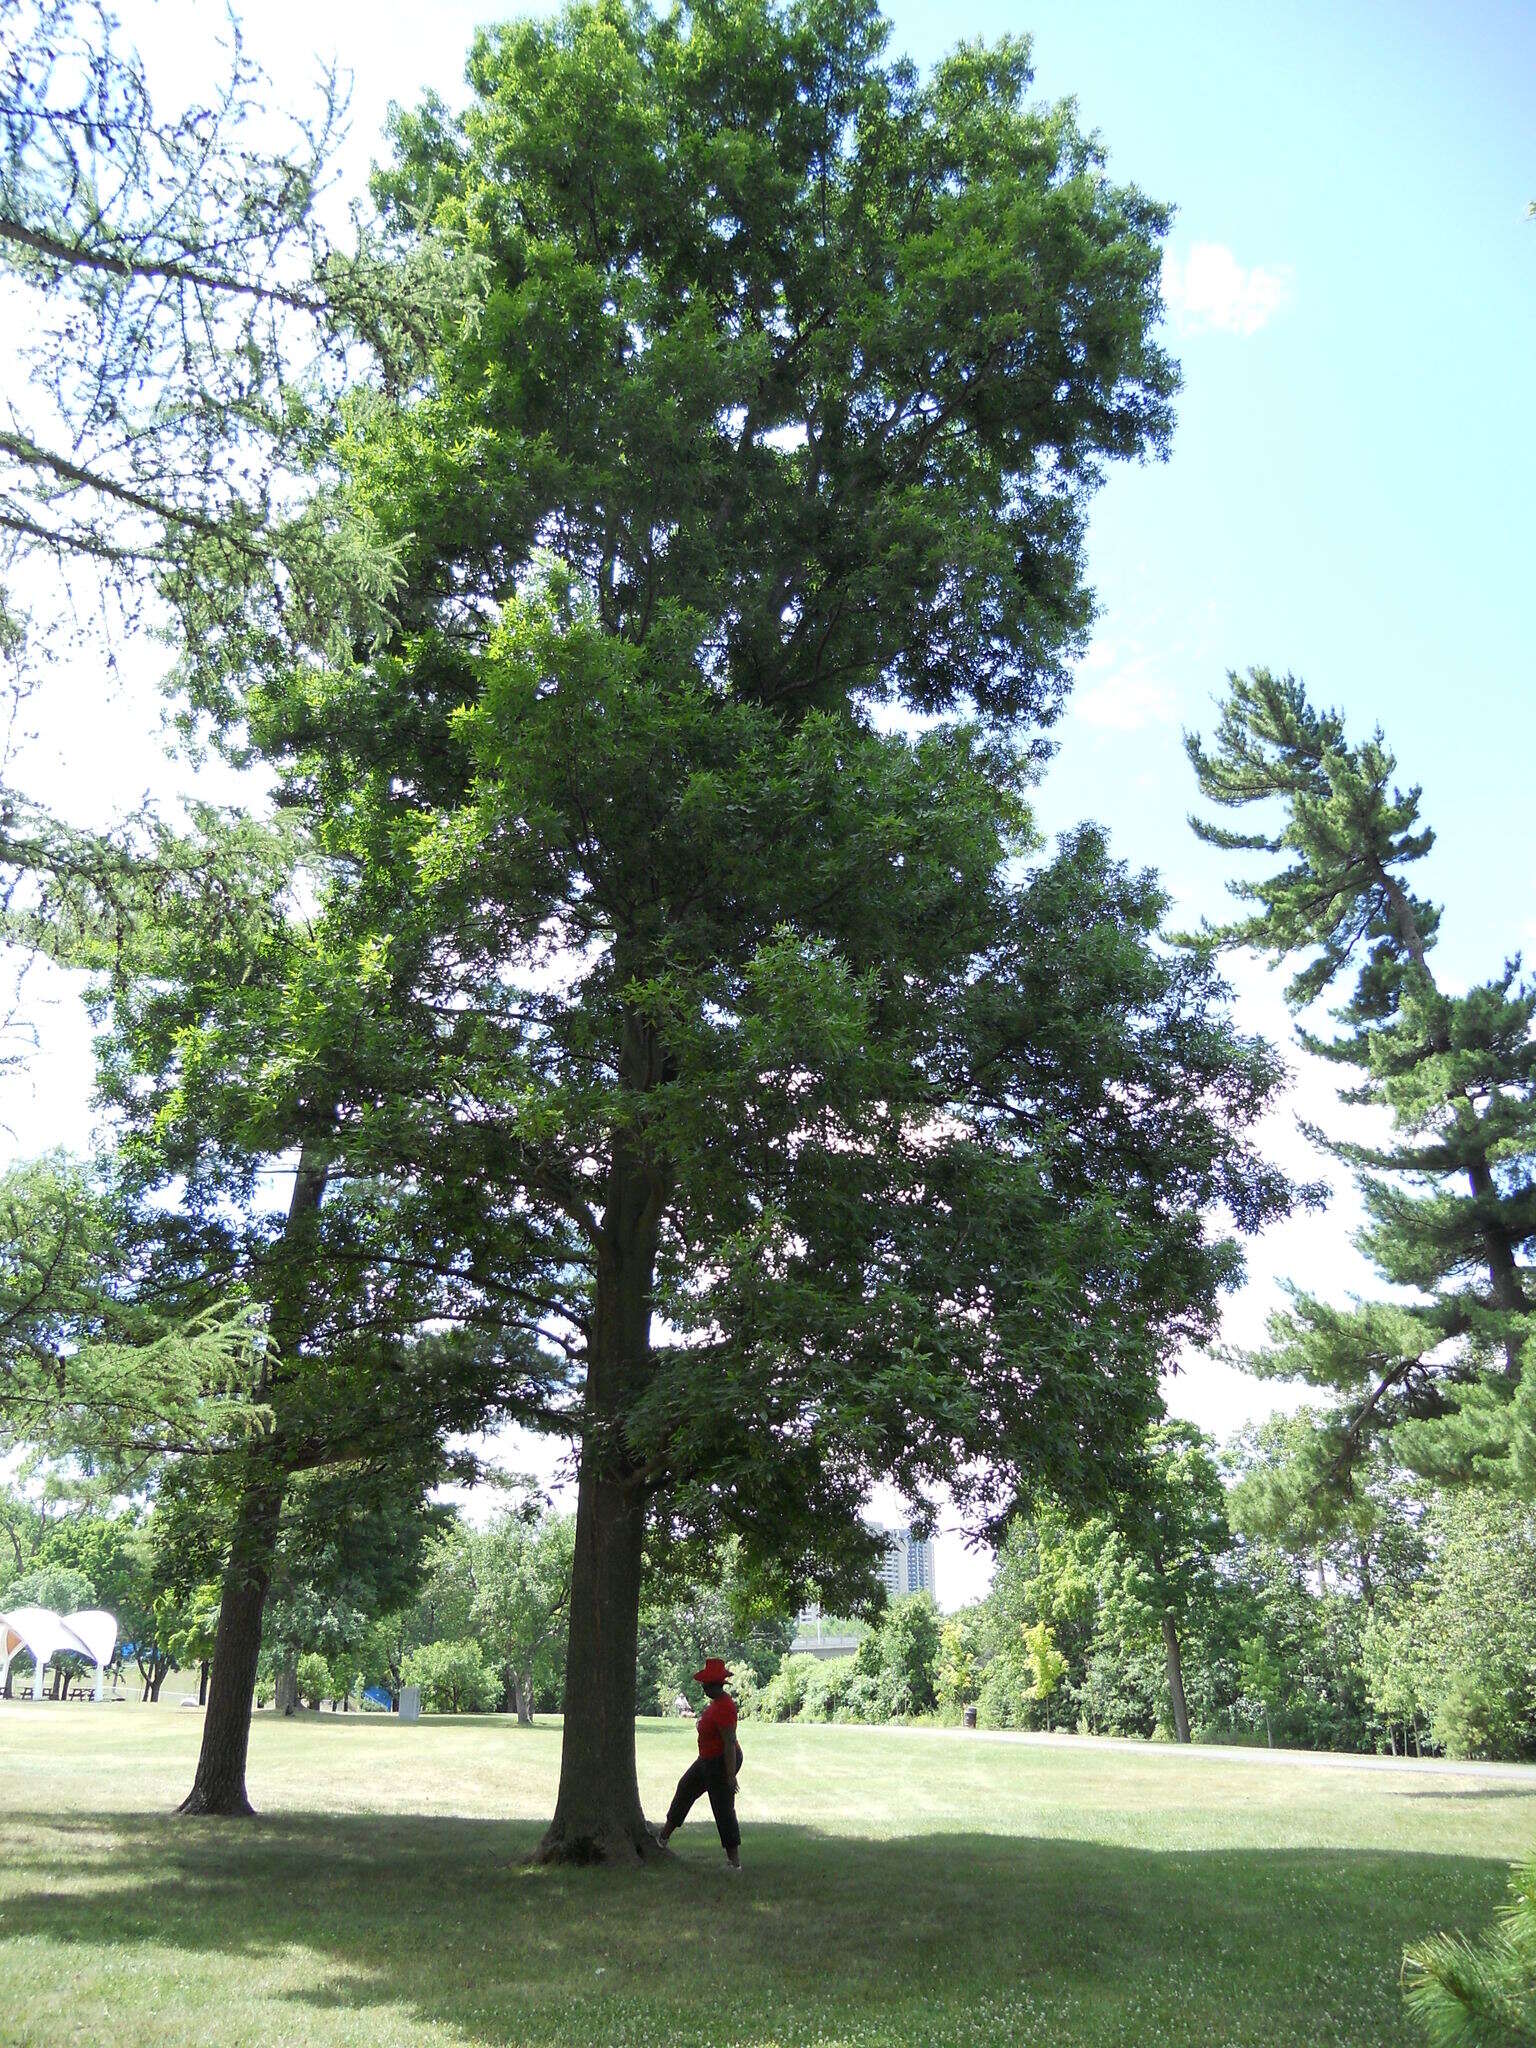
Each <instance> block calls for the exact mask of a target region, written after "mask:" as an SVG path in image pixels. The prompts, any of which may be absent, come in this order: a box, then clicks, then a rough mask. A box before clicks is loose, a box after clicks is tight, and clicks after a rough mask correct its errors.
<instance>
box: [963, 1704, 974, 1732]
mask: <svg viewBox="0 0 1536 2048" xmlns="http://www.w3.org/2000/svg"><path fill="white" fill-rule="evenodd" d="M960 1718H961V1720H962V1721H963V1722H964V1723H965V1725H966V1727H967V1728H974V1727H975V1726H976V1709H975V1708H974V1707H967V1708H966V1710H965V1712H964V1713H963V1714H962V1715H961V1716H960Z"/></svg>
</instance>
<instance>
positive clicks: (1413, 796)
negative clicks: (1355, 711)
mask: <svg viewBox="0 0 1536 2048" xmlns="http://www.w3.org/2000/svg"><path fill="white" fill-rule="evenodd" d="M1186 746H1187V749H1188V752H1189V757H1190V760H1191V761H1192V763H1193V765H1194V768H1195V772H1196V775H1197V776H1198V778H1199V783H1200V789H1201V792H1202V794H1203V795H1204V796H1205V797H1206V798H1207V799H1209V800H1210V801H1212V802H1214V803H1216V804H1219V805H1221V806H1222V807H1224V808H1231V809H1245V808H1247V807H1248V806H1249V805H1268V806H1270V807H1271V809H1272V810H1274V809H1277V810H1278V813H1279V817H1278V821H1277V823H1276V824H1275V825H1274V827H1273V829H1271V830H1262V829H1259V830H1250V831H1236V830H1229V829H1227V828H1225V827H1222V826H1218V825H1216V824H1213V823H1210V822H1207V821H1204V820H1200V819H1194V820H1192V821H1191V822H1192V823H1193V825H1194V828H1195V830H1196V832H1197V833H1198V834H1199V836H1200V837H1201V838H1202V839H1204V840H1205V841H1206V842H1207V843H1208V844H1211V845H1214V846H1217V847H1220V848H1222V849H1223V850H1225V851H1229V852H1236V853H1262V854H1264V855H1267V856H1273V855H1277V854H1278V855H1282V856H1284V861H1285V864H1284V865H1282V866H1281V867H1279V868H1276V869H1274V870H1273V871H1271V872H1270V873H1269V874H1267V875H1265V876H1262V877H1261V878H1259V879H1257V880H1240V881H1237V882H1234V883H1233V885H1232V888H1233V893H1234V894H1235V895H1236V896H1237V897H1238V898H1239V899H1240V900H1242V901H1244V902H1246V903H1248V904H1250V905H1252V906H1254V908H1253V909H1252V910H1251V911H1250V912H1249V913H1248V914H1247V915H1244V916H1241V917H1239V918H1236V919H1234V920H1233V921H1232V922H1231V923H1230V924H1228V925H1226V926H1225V927H1223V928H1222V929H1221V930H1220V931H1219V932H1218V933H1216V934H1215V936H1216V937H1217V938H1218V939H1219V940H1220V942H1221V943H1222V944H1224V945H1227V946H1246V947H1252V948H1254V949H1255V950H1257V951H1259V952H1262V953H1268V954H1269V955H1271V956H1272V957H1273V958H1275V959H1277V960H1278V959H1291V960H1294V959H1297V958H1298V957H1301V960H1302V964H1300V965H1298V967H1297V969H1296V971H1295V973H1294V975H1293V978H1292V980H1291V982H1290V984H1289V987H1288V989H1287V996H1288V999H1289V1001H1290V1002H1291V1004H1292V1006H1293V1008H1295V1009H1296V1010H1297V1011H1305V1010H1306V1009H1307V1007H1308V1006H1309V1005H1310V1004H1312V1003H1313V1002H1314V1001H1315V1000H1317V999H1318V998H1319V997H1321V996H1322V995H1323V994H1324V993H1325V992H1326V991H1328V990H1329V989H1331V988H1333V987H1335V985H1336V984H1338V983H1340V982H1341V981H1344V980H1346V978H1349V977H1352V980H1351V981H1350V983H1349V987H1348V993H1347V995H1346V996H1345V999H1344V1000H1343V1002H1342V1003H1341V1004H1340V1005H1339V1006H1338V1007H1337V1008H1336V1009H1335V1011H1334V1013H1333V1015H1334V1017H1335V1020H1336V1022H1337V1025H1338V1027H1339V1028H1338V1030H1337V1031H1336V1032H1335V1033H1333V1034H1331V1035H1323V1034H1320V1033H1317V1032H1314V1031H1311V1030H1308V1029H1303V1030H1302V1032H1301V1036H1302V1039H1303V1042H1304V1043H1305V1044H1306V1045H1307V1047H1308V1048H1309V1049H1310V1050H1312V1051H1314V1052H1317V1053H1319V1054H1321V1055H1322V1056H1324V1057H1325V1058H1327V1059H1329V1060H1331V1061H1333V1062H1335V1063H1337V1064H1339V1065H1341V1066H1343V1067H1345V1068H1348V1069H1350V1070H1352V1071H1353V1074H1354V1076H1355V1077H1356V1078H1355V1080H1354V1082H1353V1084H1352V1086H1351V1087H1350V1088H1349V1089H1348V1090H1347V1091H1346V1092H1345V1095H1344V1099H1345V1100H1346V1101H1347V1102H1352V1103H1361V1104H1369V1105H1372V1106H1376V1107H1379V1108H1381V1109H1384V1110H1386V1111H1387V1112H1388V1113H1389V1115H1390V1117H1391V1122H1392V1137H1391V1140H1390V1141H1389V1142H1387V1143H1385V1144H1382V1145H1379V1146H1373V1145H1360V1144H1340V1143H1335V1144H1334V1145H1333V1146H1332V1148H1331V1149H1332V1150H1333V1151H1334V1152H1335V1154H1336V1155H1337V1156H1339V1157H1340V1158H1342V1159H1343V1160H1345V1161H1346V1162H1348V1163H1349V1164H1350V1165H1351V1166H1353V1167H1354V1168H1355V1169H1356V1171H1357V1172H1358V1174H1359V1175H1360V1180H1361V1185H1362V1188H1363V1190H1364V1195H1365V1201H1366V1208H1367V1215H1368V1222H1367V1225H1366V1228H1365V1230H1364V1232H1363V1234H1362V1239H1361V1244H1362V1248H1363V1249H1364V1250H1365V1251H1366V1252H1367V1253H1368V1255H1369V1256H1370V1257H1371V1258H1372V1259H1373V1260H1374V1261H1375V1263H1376V1265H1377V1267H1378V1269H1379V1270H1380V1272H1381V1274H1382V1276H1383V1278H1384V1279H1385V1280H1387V1281H1389V1282H1391V1283H1392V1284H1393V1285H1394V1286H1395V1287H1397V1288H1399V1289H1402V1290H1406V1291H1407V1299H1406V1301H1403V1300H1399V1301H1394V1302H1392V1303H1389V1304H1366V1305H1361V1306H1357V1307H1355V1308H1352V1309H1348V1310H1337V1309H1333V1308H1330V1307H1328V1306H1327V1305H1326V1304H1325V1303H1322V1302H1320V1301H1318V1300H1316V1299H1314V1298H1313V1297H1311V1296H1309V1295H1307V1294H1305V1293H1303V1292H1300V1291H1297V1292H1296V1293H1295V1294H1294V1296H1293V1302H1292V1306H1291V1309H1290V1310H1289V1311H1288V1312H1287V1313H1285V1314H1283V1315H1281V1316H1279V1317H1277V1318H1276V1320H1275V1323H1274V1325H1273V1327H1272V1331H1271V1342H1270V1345H1269V1347H1268V1349H1267V1350H1266V1351H1263V1352H1261V1353H1260V1354H1258V1356H1257V1357H1256V1358H1254V1359H1253V1360H1252V1361H1251V1362H1252V1363H1253V1364H1254V1365H1255V1366H1256V1367H1257V1368H1258V1369H1259V1370H1261V1371H1264V1372H1268V1373H1274V1374H1278V1375H1281V1376H1284V1377H1292V1376H1300V1377H1303V1378H1305V1379H1307V1380H1309V1381H1310V1382H1311V1383H1312V1384H1313V1385H1316V1386H1321V1387H1326V1388H1329V1389H1330V1390H1332V1391H1333V1392H1334V1393H1336V1394H1337V1395H1338V1397H1339V1400H1338V1404H1337V1406H1336V1407H1335V1408H1334V1409H1333V1411H1332V1412H1331V1413H1330V1414H1329V1415H1328V1416H1327V1418H1326V1420H1325V1424H1324V1428H1325V1431H1326V1433H1327V1439H1328V1443H1327V1454H1326V1456H1325V1457H1323V1458H1322V1459H1321V1460H1320V1461H1319V1465H1318V1477H1319V1479H1320V1480H1323V1481H1327V1482H1335V1483H1336V1482H1343V1483H1346V1484H1347V1483H1348V1480H1349V1476H1350V1474H1351V1473H1352V1472H1353V1471H1354V1469H1355V1468H1356V1466H1357V1465H1358V1464H1359V1463H1360V1461H1361V1460H1362V1458H1364V1457H1365V1456H1366V1455H1367V1454H1368V1453H1369V1452H1370V1450H1371V1448H1372V1446H1373V1445H1374V1444H1376V1443H1378V1442H1379V1441H1381V1439H1382V1438H1383V1436H1384V1435H1385V1434H1386V1433H1388V1432H1391V1433H1392V1434H1393V1440H1394V1442H1395V1444H1396V1446H1397V1449H1398V1452H1399V1454H1400V1455H1404V1456H1411V1457H1412V1458H1413V1459H1414V1460H1415V1462H1417V1463H1419V1464H1420V1465H1421V1466H1423V1467H1424V1468H1425V1469H1427V1470H1430V1471H1434V1472H1438V1473H1440V1474H1441V1475H1443V1476H1446V1477H1454V1476H1460V1477H1473V1476H1479V1475H1481V1476H1493V1475H1501V1476H1503V1477H1504V1478H1506V1479H1509V1480H1518V1478H1519V1474H1520V1470H1521V1468H1522V1467H1523V1466H1524V1465H1527V1464H1528V1463H1529V1449H1528V1446H1527V1445H1526V1443H1525V1441H1524V1438H1525V1424H1524V1421H1523V1417H1524V1415H1525V1412H1526V1409H1527V1408H1528V1406H1529V1401H1530V1397H1529V1395H1527V1394H1525V1393H1523V1391H1522V1371H1523V1367H1524V1364H1525V1359H1526V1347H1527V1345H1528V1343H1529V1341H1530V1337H1531V1334H1532V1330H1533V1322H1532V1317H1533V1312H1536V1292H1533V1287H1532V1282H1531V1278H1530V1270H1529V1268H1530V1255H1531V1251H1532V1247H1533V1244H1536V1035H1533V1032H1532V1028H1531V1027H1532V1020H1533V1018H1536V983H1532V982H1531V981H1530V980H1529V979H1528V978H1526V977H1523V976H1522V974H1521V970H1520V962H1519V959H1518V957H1515V958H1512V959H1509V960H1507V961H1506V962H1505V963H1504V965H1503V967H1502V968H1501V970H1500V971H1499V973H1498V974H1496V975H1494V976H1493V977H1492V978H1491V979H1489V980H1487V981H1485V982H1482V983H1480V984H1478V985H1477V986H1475V987H1473V988H1471V989H1469V990H1467V991H1466V992H1465V993H1464V994H1456V993H1453V992H1449V991H1447V990H1446V989H1444V988H1442V986H1441V985H1440V983H1439V981H1438V980H1437V979H1436V976H1435V971H1434V965H1433V953H1434V948H1435V943H1436V939H1437V936H1438V932H1439V927H1440V911H1439V908H1438V907H1437V906H1435V905H1433V904H1431V903H1429V902H1427V901H1425V900H1424V899H1422V898H1421V897H1420V896H1418V895H1416V894H1415V893H1414V889H1413V886H1412V869H1413V867H1414V865H1415V863H1416V862H1418V861H1420V860H1422V859H1423V857H1424V856H1425V854H1427V853H1428V851H1429V850H1430V847H1431V846H1432V845H1433V843H1434V835H1433V833H1432V832H1431V831H1430V830H1429V828H1428V827H1427V826H1426V825H1424V823H1423V822H1422V819H1421V816H1420V791H1419V789H1418V788H1417V787H1414V788H1411V789H1409V790H1407V791H1404V790H1401V789H1400V788H1398V786H1397V785H1396V783H1395V781H1394V777H1395V775H1396V761H1395V759H1394V757H1393V755H1392V753H1391V751H1390V749H1389V748H1388V746H1387V744H1386V742H1385V740H1384V738H1383V737H1382V735H1381V733H1380V732H1379V731H1378V732H1376V733H1375V734H1374V735H1373V736H1372V737H1371V738H1370V739H1369V740H1367V741H1365V742H1363V743H1359V744H1354V743H1351V741H1350V740H1349V738H1348V736H1347V734H1346V731H1345V728H1344V723H1343V720H1342V719H1341V718H1340V716H1339V715H1338V714H1337V713H1336V712H1332V711H1319V710H1317V709H1316V708H1315V707H1314V706H1313V705H1312V704H1311V703H1310V702H1309V700H1308V698H1307V694H1306V691H1305V688H1304V687H1303V685H1302V684H1301V683H1300V682H1298V681H1296V680H1295V679H1294V678H1292V677H1286V678H1283V679H1281V678H1277V677H1275V676H1273V675H1271V674H1270V673H1269V672H1268V671H1267V670H1264V669H1255V670H1253V671H1252V672H1251V673H1250V674H1249V675H1247V676H1237V675H1234V676H1232V677H1231V678H1230V679H1229V690H1228V694H1227V697H1226V699H1225V701H1224V703H1223V705H1222V707H1221V714H1220V719H1219V723H1218V726H1217V730H1216V736H1215V740H1214V742H1213V743H1212V745H1211V746H1209V747H1207V746H1206V745H1205V743H1204V742H1203V741H1202V740H1201V739H1200V738H1199V737H1198V735H1195V734H1190V735H1187V736H1186Z"/></svg>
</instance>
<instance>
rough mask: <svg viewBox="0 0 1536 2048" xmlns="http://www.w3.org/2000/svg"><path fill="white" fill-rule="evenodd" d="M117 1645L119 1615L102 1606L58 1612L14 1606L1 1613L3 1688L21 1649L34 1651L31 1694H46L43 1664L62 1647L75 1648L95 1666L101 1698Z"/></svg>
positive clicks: (0, 1679)
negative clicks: (69, 1612) (13, 1661)
mask: <svg viewBox="0 0 1536 2048" xmlns="http://www.w3.org/2000/svg"><path fill="white" fill-rule="evenodd" d="M116 1647H117V1617H116V1616H115V1615H111V1614H108V1613H106V1612H105V1611H104V1610H103V1609H102V1608H100V1607H85V1608H82V1609H81V1610H80V1612H79V1613H78V1614H55V1613H54V1611H53V1609H52V1608H51V1607H11V1608H7V1609H6V1610H4V1611H3V1612H0V1687H3V1686H4V1684H5V1681H6V1678H7V1676H8V1675H9V1673H10V1668H11V1660H12V1658H13V1657H15V1656H16V1654H17V1652H18V1651H20V1650H29V1651H30V1652H31V1654H32V1697H33V1699H35V1700H40V1699H41V1698H42V1696H43V1666H44V1665H45V1664H46V1663H47V1662H48V1660H49V1659H50V1658H51V1657H56V1656H57V1655H58V1654H59V1652H60V1651H61V1650H69V1651H73V1652H74V1654H75V1655H76V1656H77V1657H86V1658H88V1659H89V1660H90V1662H91V1663H92V1664H94V1665H95V1666H96V1697H97V1699H100V1698H101V1693H102V1678H103V1674H104V1671H105V1667H106V1666H107V1665H108V1664H110V1663H111V1661H112V1652H113V1651H114V1650H115V1649H116Z"/></svg>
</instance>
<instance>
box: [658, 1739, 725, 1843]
mask: <svg viewBox="0 0 1536 2048" xmlns="http://www.w3.org/2000/svg"><path fill="white" fill-rule="evenodd" d="M741 1763H742V1757H741V1745H740V1744H739V1743H738V1744H737V1747H736V1768H737V1770H738V1771H739V1770H740V1769H741ZM701 1792H707V1793H708V1794H709V1804H710V1808H711V1810H712V1811H713V1813H714V1816H715V1826H716V1827H717V1828H718V1829H719V1830H720V1845H721V1847H722V1848H725V1849H739V1848H740V1847H741V1829H740V1828H739V1827H738V1826H737V1825H736V1794H735V1793H734V1792H733V1791H732V1790H731V1788H730V1786H729V1785H728V1784H727V1783H726V1777H725V1758H724V1757H723V1756H701V1757H696V1758H695V1759H694V1761H693V1762H692V1763H691V1764H690V1765H689V1766H688V1768H687V1770H686V1771H684V1773H683V1775H682V1776H681V1777H680V1778H679V1779H678V1781H677V1790H676V1791H675V1792H674V1793H673V1794H672V1804H671V1805H670V1806H669V1807H668V1808H667V1826H668V1827H669V1828H680V1827H681V1826H682V1824H683V1822H684V1821H685V1820H686V1819H687V1818H688V1815H689V1812H690V1811H691V1809H692V1807H693V1803H694V1801H695V1800H696V1799H697V1798H698V1796H699V1794H700V1793H701Z"/></svg>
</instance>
